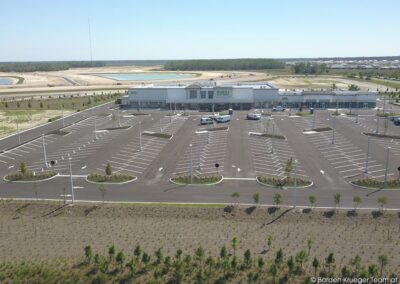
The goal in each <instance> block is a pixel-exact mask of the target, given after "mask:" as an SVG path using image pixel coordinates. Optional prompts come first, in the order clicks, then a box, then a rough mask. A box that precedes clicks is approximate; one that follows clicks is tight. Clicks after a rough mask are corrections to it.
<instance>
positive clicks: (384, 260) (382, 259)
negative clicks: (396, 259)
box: [378, 254, 389, 277]
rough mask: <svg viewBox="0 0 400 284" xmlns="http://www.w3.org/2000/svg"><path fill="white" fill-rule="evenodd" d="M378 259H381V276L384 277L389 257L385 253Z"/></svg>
mask: <svg viewBox="0 0 400 284" xmlns="http://www.w3.org/2000/svg"><path fill="white" fill-rule="evenodd" d="M378 260H379V264H380V265H381V277H382V274H383V268H384V267H385V266H386V265H387V264H388V262H389V261H388V257H387V256H386V255H384V254H382V255H380V256H379V257H378Z"/></svg>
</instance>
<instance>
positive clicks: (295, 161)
mask: <svg viewBox="0 0 400 284" xmlns="http://www.w3.org/2000/svg"><path fill="white" fill-rule="evenodd" d="M296 163H297V160H294V161H293V178H294V188H293V208H296V203H297V176H296V173H295V172H294V171H295V169H296Z"/></svg>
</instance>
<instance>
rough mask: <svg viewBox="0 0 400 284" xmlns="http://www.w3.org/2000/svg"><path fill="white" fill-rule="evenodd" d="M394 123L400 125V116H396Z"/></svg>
mask: <svg viewBox="0 0 400 284" xmlns="http://www.w3.org/2000/svg"><path fill="white" fill-rule="evenodd" d="M393 123H394V125H400V117H396V118H395V119H394V120H393Z"/></svg>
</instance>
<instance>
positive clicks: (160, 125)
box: [160, 117, 162, 133]
mask: <svg viewBox="0 0 400 284" xmlns="http://www.w3.org/2000/svg"><path fill="white" fill-rule="evenodd" d="M161 120H162V117H161V118H160V133H162V126H161Z"/></svg>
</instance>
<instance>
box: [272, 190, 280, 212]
mask: <svg viewBox="0 0 400 284" xmlns="http://www.w3.org/2000/svg"><path fill="white" fill-rule="evenodd" d="M273 199H274V203H275V205H276V206H277V207H278V208H279V205H280V204H281V203H282V194H280V193H279V192H278V193H275V194H274V197H273Z"/></svg>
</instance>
